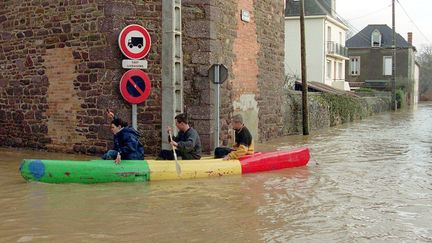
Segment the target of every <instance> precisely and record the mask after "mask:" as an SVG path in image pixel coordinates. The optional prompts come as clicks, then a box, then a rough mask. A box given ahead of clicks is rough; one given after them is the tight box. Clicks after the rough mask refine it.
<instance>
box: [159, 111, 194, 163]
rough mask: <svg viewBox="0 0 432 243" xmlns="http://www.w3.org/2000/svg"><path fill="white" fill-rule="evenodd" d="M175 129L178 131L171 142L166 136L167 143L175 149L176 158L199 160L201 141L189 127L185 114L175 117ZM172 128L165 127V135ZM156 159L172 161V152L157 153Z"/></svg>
mask: <svg viewBox="0 0 432 243" xmlns="http://www.w3.org/2000/svg"><path fill="white" fill-rule="evenodd" d="M175 123H176V127H177V129H178V130H179V132H178V134H177V136H174V137H173V139H172V141H171V140H170V138H169V136H168V142H169V143H170V144H171V145H172V146H174V147H175V148H176V153H177V156H180V157H181V158H182V159H183V160H191V159H201V150H202V146H201V139H200V137H199V135H198V132H197V131H196V130H195V129H194V128H193V127H191V126H189V123H188V119H187V116H186V114H184V113H181V114H178V115H177V116H176V117H175ZM171 132H172V128H171V127H167V133H171ZM158 159H164V160H174V153H173V151H172V150H162V151H161V152H160V153H159V156H158Z"/></svg>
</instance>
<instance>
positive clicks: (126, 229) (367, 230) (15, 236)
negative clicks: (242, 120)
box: [0, 103, 432, 242]
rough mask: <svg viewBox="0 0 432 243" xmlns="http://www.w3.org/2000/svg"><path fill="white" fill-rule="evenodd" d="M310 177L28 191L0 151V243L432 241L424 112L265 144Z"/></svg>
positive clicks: (428, 125) (430, 144)
mask: <svg viewBox="0 0 432 243" xmlns="http://www.w3.org/2000/svg"><path fill="white" fill-rule="evenodd" d="M305 145H306V146H309V148H310V150H311V156H312V158H311V161H310V163H309V165H308V166H307V167H303V168H295V169H286V170H280V171H275V172H269V173H259V174H250V175H245V176H227V177H220V178H214V179H200V180H184V181H166V182H154V183H134V184H127V183H111V184H97V185H78V184H67V185H66V184H65V185H53V184H42V183H25V182H24V181H23V179H22V178H21V177H20V175H19V173H18V166H19V163H20V161H21V160H22V159H23V158H73V159H86V158H88V157H83V156H73V155H63V154H54V153H44V152H34V151H24V150H11V149H0V242H129V241H132V242H175V241H179V242H185V241H187V242H260V241H264V242H288V241H290V242H365V241H370V242H389V241H390V242H432V227H431V220H432V103H426V104H421V105H419V107H418V109H416V110H415V111H399V112H396V113H386V114H380V115H376V116H373V117H370V118H368V119H366V120H363V121H360V122H356V123H352V124H348V125H344V126H339V127H336V128H330V129H327V130H323V131H320V132H315V133H313V134H312V135H310V136H307V137H304V136H291V137H285V138H281V139H278V140H273V141H270V142H269V143H266V144H265V145H264V144H262V145H260V146H259V149H260V150H264V151H265V150H274V149H289V148H293V147H298V146H305Z"/></svg>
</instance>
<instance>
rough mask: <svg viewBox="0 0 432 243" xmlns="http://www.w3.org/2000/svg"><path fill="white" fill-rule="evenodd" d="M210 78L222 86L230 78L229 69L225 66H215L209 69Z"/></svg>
mask: <svg viewBox="0 0 432 243" xmlns="http://www.w3.org/2000/svg"><path fill="white" fill-rule="evenodd" d="M217 74H219V75H217ZM209 77H210V79H211V81H212V82H213V83H215V84H222V83H223V82H225V80H226V79H227V78H228V68H227V67H225V65H223V64H213V65H212V66H211V67H210V69H209Z"/></svg>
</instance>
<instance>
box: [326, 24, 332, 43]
mask: <svg viewBox="0 0 432 243" xmlns="http://www.w3.org/2000/svg"><path fill="white" fill-rule="evenodd" d="M327 41H332V36H331V27H330V26H327Z"/></svg>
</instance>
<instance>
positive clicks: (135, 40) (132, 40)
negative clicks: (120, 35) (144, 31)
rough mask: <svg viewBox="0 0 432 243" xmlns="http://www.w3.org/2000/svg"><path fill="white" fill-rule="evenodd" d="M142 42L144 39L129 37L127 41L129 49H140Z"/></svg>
mask: <svg viewBox="0 0 432 243" xmlns="http://www.w3.org/2000/svg"><path fill="white" fill-rule="evenodd" d="M143 42H144V38H142V37H131V38H130V39H129V40H128V46H129V48H132V47H134V46H136V47H138V48H140V49H141V47H143Z"/></svg>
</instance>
